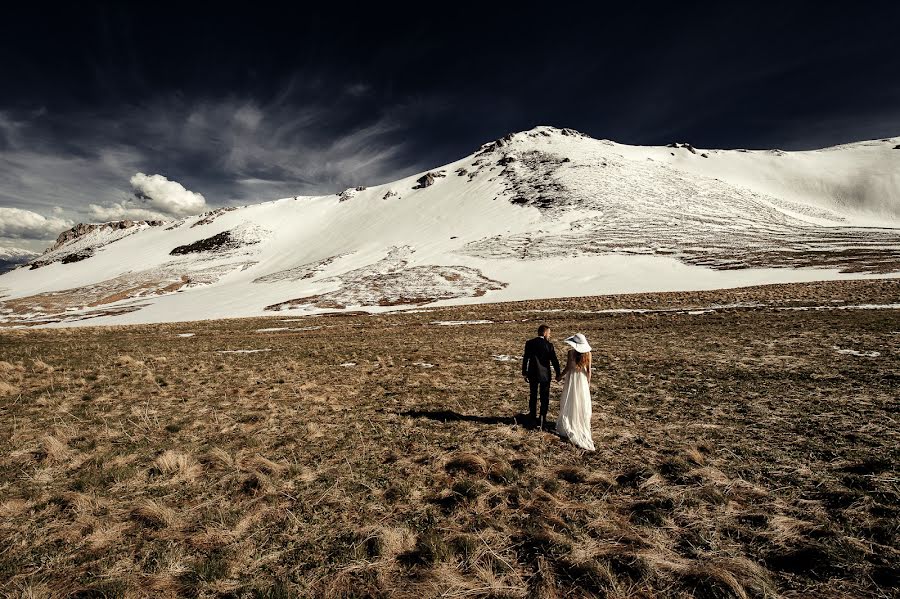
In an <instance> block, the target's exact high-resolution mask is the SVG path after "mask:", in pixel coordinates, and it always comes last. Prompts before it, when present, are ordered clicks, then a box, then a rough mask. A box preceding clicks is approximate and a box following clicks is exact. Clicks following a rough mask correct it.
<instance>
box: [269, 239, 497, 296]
mask: <svg viewBox="0 0 900 599" xmlns="http://www.w3.org/2000/svg"><path fill="white" fill-rule="evenodd" d="M412 253H413V250H412V249H411V248H409V247H395V248H392V249H391V251H390V252H389V253H388V255H387V256H386V257H385V258H384V259H382V260H381V261H379V262H376V263H375V264H373V265H371V266H366V267H363V268H359V269H356V270H352V271H350V272H346V273H344V274H342V275H340V276H337V277H331V278H328V279H324V280H323V281H322V283H324V284H328V283H333V284H336V285H339V288H338V289H337V290H335V291H331V292H326V293H321V294H316V295H310V296H306V297H300V298H297V299H292V300H288V301H284V302H279V303H277V304H272V305H270V306H266V310H275V311H278V310H283V309H296V308H328V309H337V310H341V309H344V308H347V307H350V306H355V307H368V306H382V307H383V306H406V305H421V304H429V303H432V302H435V301H438V300H447V299H455V298H460V297H481V296H483V295H484V294H485V293H487V292H488V291H493V290H498V289H503V288H504V287H505V286H506V283H501V282H499V281H494V280H492V279H489V278H487V277H485V276H484V275H483V274H482V273H481V272H480V271H478V270H476V269H474V268H470V267H467V266H431V265H424V266H422V265H420V266H409V264H408V261H407V258H408V257H409V256H410V255H411V254H412Z"/></svg>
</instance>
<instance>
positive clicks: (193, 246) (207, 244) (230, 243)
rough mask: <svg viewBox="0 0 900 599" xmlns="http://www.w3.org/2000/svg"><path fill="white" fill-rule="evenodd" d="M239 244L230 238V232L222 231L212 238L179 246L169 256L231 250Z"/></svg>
mask: <svg viewBox="0 0 900 599" xmlns="http://www.w3.org/2000/svg"><path fill="white" fill-rule="evenodd" d="M240 245H241V244H240V242H239V241H238V240H236V239H233V238H232V237H231V231H222V232H221V233H217V234H216V235H213V236H212V237H207V238H206V239H200V240H199V241H195V242H194V243H189V244H187V245H179V246H178V247H176V248H175V249H173V250H172V251H171V252H169V255H171V256H184V255H185V254H198V253H200V252H212V251H223V250H231V249H235V248H238V247H240Z"/></svg>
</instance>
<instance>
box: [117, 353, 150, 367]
mask: <svg viewBox="0 0 900 599" xmlns="http://www.w3.org/2000/svg"><path fill="white" fill-rule="evenodd" d="M116 366H119V367H120V368H142V367H143V366H144V363H143V362H142V361H141V360H135V359H134V358H132V357H131V356H129V355H127V354H126V355H122V356H119V357H118V358H116Z"/></svg>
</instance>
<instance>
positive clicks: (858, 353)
mask: <svg viewBox="0 0 900 599" xmlns="http://www.w3.org/2000/svg"><path fill="white" fill-rule="evenodd" d="M832 348H833V349H834V350H835V351H836V352H837V353H839V354H844V355H847V356H859V357H861V358H877V357H879V356H880V355H881V353H880V352H877V351H857V350H855V349H841V348H840V347H838V346H837V345H833V346H832Z"/></svg>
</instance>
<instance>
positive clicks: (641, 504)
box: [0, 280, 900, 599]
mask: <svg viewBox="0 0 900 599" xmlns="http://www.w3.org/2000/svg"><path fill="white" fill-rule="evenodd" d="M897 303H900V281H898V280H893V281H870V282H840V283H820V284H808V285H784V286H772V287H759V288H751V289H743V290H734V291H721V292H704V293H681V294H658V295H641V296H619V297H597V298H576V299H567V300H553V301H540V302H521V303H512V304H497V305H484V306H473V307H461V308H448V309H440V310H435V311H419V312H413V313H395V314H389V315H380V316H371V315H344V316H321V317H315V318H311V317H310V318H303V317H296V316H291V315H290V313H282V314H280V315H278V316H274V317H271V318H265V319H245V320H230V321H206V322H193V323H178V324H166V325H147V326H131V327H107V328H83V329H59V330H24V329H17V330H11V329H6V330H0V594H5V595H7V596H10V597H20V596H21V597H132V596H135V597H138V596H147V597H166V596H198V597H261V598H262V597H268V598H276V597H279V598H281V597H416V598H423V597H494V598H499V597H541V598H554V597H647V598H650V597H699V598H704V599H713V598H740V599H744V598H760V597H895V596H900V591H898V585H900V482H898V481H900V478H898V477H900V468H898V463H900V423H898V391H900V310H898V309H897V307H894V308H885V307H882V308H881V309H860V308H856V307H853V306H860V305H863V304H876V305H885V304H897ZM804 307H805V308H811V307H817V309H798V308H804ZM638 309H640V310H650V311H647V312H635V311H634V310H638ZM616 310H619V311H616ZM473 320H474V321H485V320H487V321H491V322H487V323H485V322H482V323H480V324H474V323H472V324H459V325H446V324H443V325H442V324H433V323H434V322H436V321H473ZM542 322H547V323H548V324H550V325H551V326H552V329H553V334H554V338H555V339H556V344H557V350H558V352H559V353H560V354H562V353H563V351H564V350H563V347H564V346H563V344H562V343H561V339H562V338H563V337H565V336H567V335H569V334H571V333H574V332H577V331H580V332H583V333H585V334H586V335H587V337H588V339H590V341H591V343H592V345H593V346H594V347H595V352H594V363H595V367H596V371H595V376H594V379H593V383H592V386H593V399H594V420H593V430H594V440H595V443H596V445H597V451H596V452H594V453H583V452H581V451H579V450H577V449H575V448H573V447H572V446H571V445H568V444H566V443H565V442H563V441H562V440H560V439H559V438H558V437H556V436H554V435H553V434H551V433H549V432H538V431H534V430H529V429H528V428H526V427H524V426H520V425H519V424H517V423H516V422H517V420H516V418H515V416H516V415H517V414H518V413H519V412H522V411H524V410H525V409H526V403H527V398H526V395H527V389H526V387H525V385H524V383H523V382H522V380H521V378H520V376H519V368H520V366H519V363H518V361H517V360H516V359H515V358H516V357H517V356H519V355H521V348H522V345H523V344H524V342H525V340H526V339H527V338H529V337H530V336H532V335H534V332H535V329H536V327H537V325H538V324H541V323H542ZM260 329H269V330H262V331H261V330H260ZM273 329H277V330H273ZM188 334H192V336H186V335H188ZM179 335H185V336H179ZM235 350H263V351H255V352H243V353H224V352H234V351H235ZM558 391H559V386H558V385H555V386H554V388H553V393H554V394H556V393H558ZM550 409H551V416H554V415H555V410H556V405H555V400H553V401H551V408H550Z"/></svg>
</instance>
